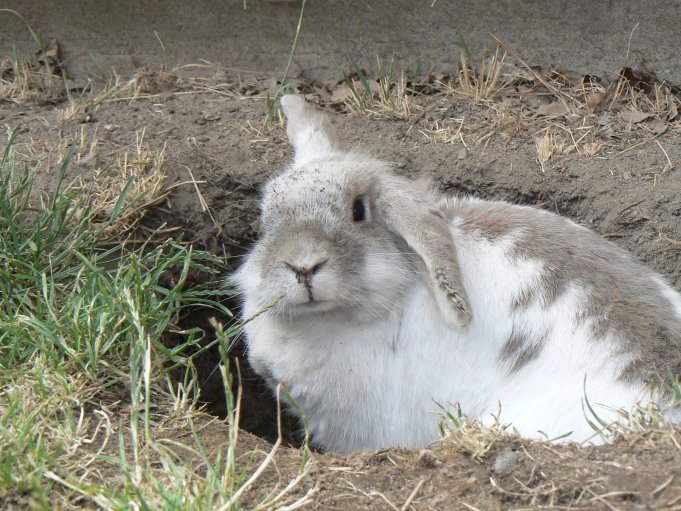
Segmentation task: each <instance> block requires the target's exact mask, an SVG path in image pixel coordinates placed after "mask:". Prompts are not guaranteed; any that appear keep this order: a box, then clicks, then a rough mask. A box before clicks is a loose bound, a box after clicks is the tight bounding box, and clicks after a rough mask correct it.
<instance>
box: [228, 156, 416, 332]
mask: <svg viewBox="0 0 681 511" xmlns="http://www.w3.org/2000/svg"><path fill="white" fill-rule="evenodd" d="M380 166H381V164H380V163H377V162H373V161H370V160H366V159H358V158H354V157H352V156H349V155H340V156H338V157H337V158H325V159H324V160H319V161H316V162H315V161H313V162H309V163H307V164H305V165H302V166H298V167H293V168H290V169H288V170H287V171H285V172H284V173H283V174H281V175H279V176H278V177H276V178H274V179H273V180H271V181H270V182H269V183H268V184H267V186H266V187H265V191H264V197H263V204H262V225H263V227H264V232H263V234H262V237H261V239H260V240H259V242H258V243H257V245H256V246H255V248H254V250H253V252H252V253H251V255H250V256H249V259H248V261H247V264H246V265H245V266H244V267H243V268H242V270H241V271H240V272H239V276H238V280H239V281H240V284H241V285H242V287H243V288H245V290H246V291H247V292H248V294H249V295H250V296H251V297H254V298H256V302H257V303H255V304H253V305H255V308H256V309H257V308H262V307H266V306H267V305H269V304H271V303H272V302H275V301H276V300H277V299H278V298H279V297H281V298H280V300H279V301H278V302H277V305H276V306H275V307H274V308H273V309H272V312H273V313H275V314H276V313H280V314H286V315H287V316H299V315H307V314H315V313H322V312H329V311H334V312H340V313H350V312H351V313H352V317H353V318H355V319H357V318H358V317H368V318H369V317H371V318H375V317H377V316H380V315H382V314H386V313H387V312H388V311H389V310H390V306H391V304H394V303H396V302H398V301H399V295H400V294H401V293H403V292H404V288H405V287H406V286H407V285H408V283H409V279H408V278H405V276H407V275H412V274H413V272H409V268H410V261H409V258H408V256H406V255H405V254H404V253H405V247H401V245H400V244H401V240H400V239H399V238H398V237H396V236H395V235H393V234H392V233H390V232H389V231H388V229H386V227H385V225H384V224H383V223H382V221H381V218H380V217H379V214H378V211H377V208H376V207H375V201H376V198H377V194H378V193H379V187H378V175H377V174H378V173H380ZM377 167H379V168H377Z"/></svg>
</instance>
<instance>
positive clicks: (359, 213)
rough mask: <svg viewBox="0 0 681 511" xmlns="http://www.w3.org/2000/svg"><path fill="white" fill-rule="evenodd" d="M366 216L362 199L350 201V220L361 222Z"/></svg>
mask: <svg viewBox="0 0 681 511" xmlns="http://www.w3.org/2000/svg"><path fill="white" fill-rule="evenodd" d="M365 216H366V209H365V208H364V201H363V200H362V199H355V202H353V203H352V221H353V222H361V221H363V220H364V218H365Z"/></svg>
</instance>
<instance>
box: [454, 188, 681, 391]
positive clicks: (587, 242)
mask: <svg viewBox="0 0 681 511" xmlns="http://www.w3.org/2000/svg"><path fill="white" fill-rule="evenodd" d="M443 211H444V214H445V216H446V217H447V218H449V219H450V220H451V219H454V218H456V219H457V225H458V227H459V228H460V229H462V231H463V232H471V233H475V234H476V235H479V236H482V237H484V238H485V239H488V240H491V241H494V240H496V239H499V238H500V237H504V236H508V235H510V234H512V233H513V234H514V236H515V237H516V240H515V243H514V245H513V248H512V249H511V251H510V253H509V258H511V260H512V259H514V258H515V259H517V260H520V259H531V260H536V261H538V262H539V263H541V265H542V267H543V273H542V276H541V279H540V285H538V286H537V287H536V288H528V289H524V290H521V291H520V292H519V294H518V295H517V296H516V297H515V300H514V301H513V303H512V304H511V308H512V311H516V312H517V311H522V310H523V309H526V308H528V307H530V306H531V305H532V306H534V305H536V304H537V303H539V304H540V305H541V306H550V305H551V304H552V303H554V302H555V301H556V300H557V299H558V298H559V297H560V296H561V295H563V294H564V293H565V291H566V290H567V289H568V287H570V286H575V287H577V288H579V289H583V290H584V291H585V292H586V293H587V298H586V299H585V300H584V303H583V304H582V305H581V307H580V310H577V311H575V314H576V315H577V317H575V321H589V322H590V323H591V329H592V332H593V341H594V342H603V341H605V340H606V337H610V338H615V339H620V341H619V345H615V346H612V352H613V355H616V354H622V355H625V356H627V357H629V358H630V359H631V360H632V362H631V363H630V364H629V365H628V366H627V367H626V368H625V369H624V370H623V372H622V374H621V375H620V379H621V380H623V381H628V382H640V381H646V382H651V381H656V380H658V379H659V375H660V374H663V375H665V374H668V373H669V372H671V373H675V374H679V373H681V318H679V316H678V315H677V313H676V309H675V308H674V306H673V305H672V304H671V303H670V301H669V300H668V299H667V298H666V297H665V296H664V295H663V293H662V291H661V288H660V285H659V284H658V282H657V280H656V279H657V278H658V277H657V275H656V274H655V273H654V272H653V271H651V270H650V269H649V268H647V267H646V266H644V265H643V264H642V263H641V262H639V261H637V260H636V259H635V258H634V257H633V256H632V255H630V254H629V253H627V252H626V251H625V250H623V249H621V248H620V247H618V246H617V245H615V244H614V243H611V242H609V241H607V240H605V239H603V238H601V237H600V236H598V235H597V234H596V233H594V232H592V231H590V230H589V229H586V228H584V227H581V226H579V225H577V224H575V223H574V222H571V221H570V220H568V219H566V218H564V217H561V216H559V215H554V214H552V213H549V212H546V211H542V210H538V209H533V208H528V207H522V206H514V205H511V204H508V203H504V202H492V203H490V202H482V201H476V200H470V201H469V200H452V201H446V202H444V203H443ZM521 341H523V340H522V339H520V338H519V337H518V335H517V334H514V335H512V336H511V338H509V340H508V341H507V342H506V345H505V347H504V351H503V352H502V354H501V357H502V358H505V359H512V360H517V361H518V363H515V362H514V363H513V366H512V370H517V369H518V368H520V367H522V365H523V361H527V360H531V359H532V358H533V357H535V356H536V355H537V353H536V350H535V349H532V346H537V345H536V344H533V345H531V346H530V349H529V351H527V352H524V351H523V350H524V349H525V346H527V345H526V344H525V343H524V342H521ZM512 357H514V358H512ZM524 363H526V362H524ZM519 364H520V365H519Z"/></svg>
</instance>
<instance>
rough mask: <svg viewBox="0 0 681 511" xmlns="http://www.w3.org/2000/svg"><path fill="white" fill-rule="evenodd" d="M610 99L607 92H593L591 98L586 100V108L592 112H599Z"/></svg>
mask: <svg viewBox="0 0 681 511" xmlns="http://www.w3.org/2000/svg"><path fill="white" fill-rule="evenodd" d="M607 97H608V93H607V92H601V91H595V92H592V93H591V94H590V95H589V97H587V98H586V106H587V107H588V108H589V110H591V111H592V112H598V111H599V110H600V109H601V108H603V105H604V104H605V100H606V99H607Z"/></svg>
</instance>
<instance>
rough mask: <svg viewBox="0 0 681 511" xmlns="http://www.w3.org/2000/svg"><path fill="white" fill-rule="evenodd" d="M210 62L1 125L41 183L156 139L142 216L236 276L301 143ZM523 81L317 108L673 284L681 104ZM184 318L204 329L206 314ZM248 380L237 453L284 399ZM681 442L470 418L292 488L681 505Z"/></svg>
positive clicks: (395, 501)
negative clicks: (627, 105)
mask: <svg viewBox="0 0 681 511" xmlns="http://www.w3.org/2000/svg"><path fill="white" fill-rule="evenodd" d="M210 71H211V73H213V72H214V71H216V72H215V74H212V75H211V76H210V77H209V78H207V79H206V80H203V81H197V80H196V79H191V80H190V79H184V78H182V77H179V76H177V75H176V74H173V73H165V72H158V71H145V72H144V73H142V74H141V75H138V77H137V78H138V81H140V80H139V79H140V76H142V77H143V78H144V87H142V88H141V90H140V91H139V94H138V95H137V96H136V97H135V98H134V99H131V98H130V97H129V96H128V97H126V96H125V95H122V96H121V97H119V98H116V99H113V100H107V101H103V102H102V103H100V104H99V105H98V106H97V108H91V109H89V110H87V109H82V110H78V111H69V110H68V106H69V103H68V101H66V99H65V98H64V97H63V96H58V95H57V96H55V97H52V98H46V97H35V98H33V100H28V101H25V102H14V101H9V102H4V103H0V105H1V106H2V109H1V110H0V119H1V121H2V123H3V124H5V125H8V126H17V125H22V126H23V132H22V134H21V136H20V137H19V139H18V143H17V153H18V154H19V156H20V157H21V158H23V159H25V160H26V161H28V162H31V163H36V164H38V166H39V168H40V169H41V174H40V180H41V183H42V186H43V188H44V189H45V190H49V189H50V186H51V184H52V183H51V181H52V178H53V176H54V172H55V163H56V162H57V161H58V159H59V158H60V155H63V152H64V151H65V149H66V148H67V147H68V146H69V144H71V143H74V144H75V145H74V151H75V154H74V162H73V164H72V165H71V168H70V177H72V178H75V177H80V178H81V179H83V180H86V181H87V180H91V179H93V178H94V176H95V175H97V174H98V173H101V172H103V173H106V172H107V170H106V169H110V168H112V165H111V164H112V162H113V161H114V160H115V159H116V158H118V157H120V154H121V153H122V152H124V151H127V150H130V151H133V150H134V148H135V147H136V146H138V145H139V144H140V137H141V136H142V134H143V135H144V137H143V138H144V143H145V144H146V145H147V146H148V147H149V148H151V149H154V150H159V151H160V150H163V151H164V156H165V163H164V167H163V168H164V170H165V172H166V174H167V175H168V176H169V181H168V183H169V184H170V185H178V186H177V187H176V188H175V189H174V192H173V193H172V194H171V195H170V197H169V199H168V200H167V201H166V202H165V203H164V204H161V205H159V206H158V207H156V208H155V209H153V210H152V211H151V212H150V214H149V215H148V216H147V218H146V220H145V226H146V227H147V228H159V227H161V226H163V229H165V231H164V232H166V233H167V235H168V236H171V235H172V236H178V235H182V237H183V239H184V240H185V241H188V242H191V243H195V244H196V245H197V246H201V247H204V248H207V249H209V250H211V251H214V252H216V253H219V254H223V255H224V257H225V268H224V271H225V272H226V273H227V272H229V271H230V270H232V269H233V268H234V267H236V265H237V264H238V261H239V256H240V255H242V254H243V253H244V251H245V249H247V247H248V246H249V244H250V243H251V242H252V241H253V240H254V239H255V237H256V236H257V234H258V222H257V198H258V189H259V185H260V184H261V183H262V182H263V180H264V179H265V178H266V177H267V176H269V175H271V174H272V173H274V172H276V171H277V170H278V169H279V168H281V166H282V165H283V164H285V162H286V161H287V159H288V158H289V157H290V156H291V151H290V148H289V147H288V145H287V143H286V141H285V137H284V132H283V129H282V126H281V124H280V123H279V122H277V120H276V119H275V120H274V121H270V122H269V123H265V118H266V111H267V109H266V100H265V92H267V90H268V86H269V87H271V86H272V84H271V82H268V81H262V82H251V83H243V82H242V83H238V82H236V81H232V80H231V79H230V78H228V77H226V76H225V75H224V74H222V73H221V72H220V71H219V70H210ZM426 81H427V80H425V79H423V80H422V83H425V82H426ZM140 83H141V81H140ZM521 85H522V84H518V85H514V86H513V87H514V90H515V96H513V97H510V96H508V97H498V98H495V99H491V100H481V101H477V102H476V101H474V100H472V99H471V98H470V97H463V96H460V95H458V96H457V95H451V94H446V93H444V92H443V91H442V90H439V91H433V90H429V89H428V88H427V87H425V86H424V87H423V89H422V93H421V94H418V95H416V96H413V97H410V99H409V101H411V103H410V105H411V107H410V108H411V113H409V114H405V115H401V114H400V113H399V109H397V108H386V107H385V106H383V107H382V106H380V104H373V103H372V107H371V111H361V112H360V111H358V110H353V108H351V107H349V106H348V105H349V103H342V104H341V103H336V104H333V105H331V104H330V102H328V101H326V102H325V101H322V103H323V106H324V107H325V108H328V109H330V110H332V111H333V113H334V123H335V125H336V127H337V130H338V134H339V139H340V140H341V141H343V144H344V145H345V147H348V148H350V147H351V148H353V149H364V150H366V151H368V152H370V153H372V154H374V155H375V156H377V157H379V158H381V159H384V160H387V161H392V162H395V165H396V167H397V169H398V171H399V172H402V173H404V174H407V175H411V176H419V175H428V176H431V177H432V178H433V179H434V180H435V181H436V182H437V183H438V184H439V185H440V186H441V187H442V189H444V190H447V191H449V192H450V193H466V194H473V195H476V196H480V197H484V198H494V199H505V200H508V201H512V202H516V203H520V204H529V205H533V206H538V207H542V208H546V209H549V210H552V211H554V212H556V213H560V214H562V215H565V216H568V217H570V218H572V219H574V220H576V221H578V222H581V223H582V224H584V225H586V226H588V227H590V228H592V229H594V230H595V231H596V232H598V233H599V234H601V235H602V236H605V237H607V238H609V239H611V240H612V241H613V242H615V243H617V244H619V245H621V246H622V247H624V248H626V249H627V250H629V251H631V252H633V253H634V254H636V255H637V256H638V257H640V258H641V259H642V260H644V261H645V262H646V263H647V264H648V265H649V266H651V267H652V268H654V269H656V270H658V271H659V272H661V273H662V274H664V275H665V276H666V277H667V278H668V279H669V280H670V281H671V282H672V283H673V284H674V285H675V286H676V287H677V289H681V264H680V257H681V254H680V253H679V250H680V249H681V223H680V222H679V212H680V211H681V181H680V180H679V179H678V172H679V169H678V162H679V161H681V136H680V134H681V120H679V116H678V114H677V115H673V116H672V115H671V114H670V113H669V109H667V110H664V109H661V110H660V109H657V110H654V109H653V108H652V107H651V109H650V112H651V113H649V114H648V115H645V116H640V117H635V118H634V117H632V115H631V114H628V113H626V110H624V109H622V110H618V109H617V108H610V109H602V110H601V111H597V112H582V113H580V114H575V115H572V114H568V113H566V112H562V113H560V111H557V110H556V111H553V110H548V111H547V110H544V112H546V113H547V115H540V110H539V109H540V108H541V106H542V105H550V104H551V103H549V102H546V101H544V100H543V99H542V94H543V93H542V94H534V93H532V92H527V94H526V95H523V94H522V93H521V91H522V90H524V89H522V87H521ZM327 86H330V87H331V88H333V89H334V90H335V89H336V88H338V87H339V85H338V84H331V85H329V84H326V85H324V84H322V85H319V84H317V86H316V87H315V86H314V84H313V85H312V86H310V85H309V84H301V88H302V89H303V91H304V92H308V93H310V98H311V99H312V100H320V97H321V98H322V99H323V94H322V96H320V95H319V94H318V92H319V91H320V90H322V89H323V88H324V87H327ZM414 87H415V85H414ZM430 92H433V93H432V94H431V93H430ZM673 92H674V91H671V92H670V94H671V93H673ZM670 101H671V100H670ZM675 101H677V102H678V100H675ZM350 104H351V103H350ZM644 113H645V112H644ZM542 141H544V142H542ZM547 141H548V142H547ZM542 143H548V144H549V146H550V148H553V153H552V155H551V157H550V158H542V156H541V153H540V152H539V151H538V144H539V146H541V144H542ZM102 169H104V170H102ZM190 181H193V182H195V183H191V182H190ZM202 201H204V202H203V203H202ZM203 204H205V206H207V209H206V208H204V207H203ZM185 321H186V323H187V324H201V325H205V324H206V318H204V317H200V316H189V317H187V318H186V319H185ZM239 349H241V350H242V349H243V348H242V347H238V348H237V350H236V351H235V353H234V356H235V357H236V356H239V354H240V353H239ZM215 361H216V358H215V356H214V354H213V355H210V354H209V355H208V356H206V357H204V359H203V360H202V362H201V369H202V374H203V376H204V385H203V398H204V399H205V400H206V401H207V402H209V403H210V407H209V410H211V411H212V412H213V413H216V414H218V415H219V414H220V412H221V406H222V404H221V396H222V384H221V382H219V381H216V376H215V375H216V373H213V371H212V370H213V368H214V366H215V363H216V362H215ZM243 365H244V363H243V362H242V366H243ZM211 374H212V376H211ZM242 381H243V384H244V388H245V396H244V404H243V406H244V409H243V412H242V416H243V420H242V427H243V428H244V429H245V430H247V431H250V432H252V433H254V434H255V435H257V436H251V435H250V434H248V433H246V432H244V434H243V435H242V441H241V448H242V449H243V452H244V453H248V452H251V451H252V450H253V449H259V450H260V451H264V450H267V449H268V448H269V446H270V445H271V444H270V443H268V442H271V441H272V440H273V438H274V437H275V429H274V425H275V414H274V410H275V405H274V403H273V402H272V400H271V398H270V397H269V395H268V393H267V392H266V391H265V389H264V388H263V386H262V384H261V383H260V382H259V380H258V379H257V377H256V376H255V375H254V374H252V372H249V371H248V369H247V368H246V369H245V370H244V377H243V378H242ZM206 420H208V419H206ZM286 429H287V435H286V438H285V443H288V442H291V443H293V444H294V446H292V447H281V448H280V450H279V452H278V454H277V456H276V458H275V465H276V467H273V468H272V469H270V470H268V472H267V473H266V475H265V477H266V478H265V479H263V481H262V482H261V483H260V486H259V488H260V489H253V490H252V491H250V492H249V493H247V494H246V495H245V496H244V501H243V505H244V507H245V508H249V507H250V506H251V505H254V504H255V503H257V502H258V499H259V498H261V497H262V495H263V493H264V492H266V491H268V490H269V489H270V488H271V487H272V485H274V484H276V483H277V482H279V484H284V485H285V483H286V482H287V481H288V480H290V479H291V478H293V477H295V475H296V474H297V473H298V470H299V468H300V461H301V456H302V451H301V449H300V448H299V447H297V446H296V441H297V438H298V437H297V435H296V434H295V432H294V429H295V426H294V425H293V424H291V423H290V422H289V423H288V425H287V428H286ZM225 435H226V427H225V426H224V424H222V423H220V422H214V423H212V424H207V425H206V427H205V428H203V429H202V430H201V439H202V441H203V442H204V445H207V446H209V447H211V446H212V447H217V446H218V445H222V444H223V443H224V442H225V441H226V436H225ZM680 442H681V432H680V431H678V430H676V431H674V430H669V429H665V428H662V429H660V428H657V429H656V428H650V429H647V430H645V431H633V432H631V433H629V434H627V435H624V436H623V437H621V438H619V439H618V440H617V441H615V442H614V443H613V444H612V445H607V446H603V447H585V448H584V447H578V446H576V445H564V446H555V445H550V444H546V443H542V442H528V441H525V440H522V439H519V438H515V437H510V436H502V435H499V434H490V433H489V432H484V431H478V430H476V429H475V428H472V429H471V430H470V431H467V432H455V433H453V434H452V435H451V438H448V439H446V440H445V441H443V442H442V443H439V444H437V445H435V446H433V447H432V448H429V449H425V450H399V449H396V450H386V451H381V452H373V453H362V454H358V455H354V456H344V457H340V456H335V455H333V454H325V453H314V454H313V462H312V465H311V467H312V468H311V472H310V473H309V474H308V475H307V476H306V478H305V479H304V480H303V481H302V482H301V483H300V484H299V485H298V487H297V489H296V490H295V492H294V493H293V494H292V495H291V496H290V498H291V499H294V498H302V497H303V496H304V495H305V494H307V493H308V492H311V493H310V498H311V499H312V500H311V507H313V508H321V509H357V508H360V507H362V508H366V509H511V508H513V509H520V508H537V507H541V506H546V507H552V508H567V507H571V508H581V509H681V446H680Z"/></svg>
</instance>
